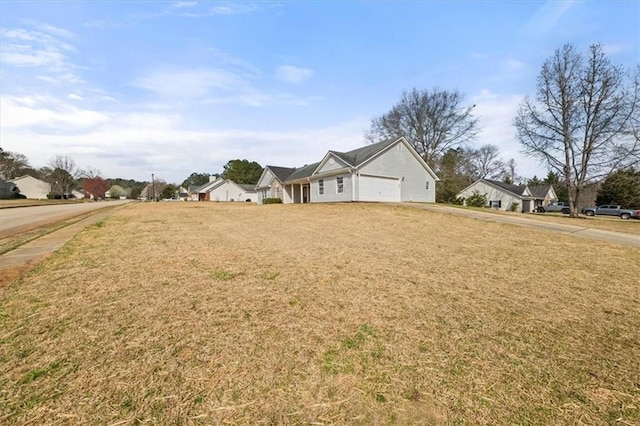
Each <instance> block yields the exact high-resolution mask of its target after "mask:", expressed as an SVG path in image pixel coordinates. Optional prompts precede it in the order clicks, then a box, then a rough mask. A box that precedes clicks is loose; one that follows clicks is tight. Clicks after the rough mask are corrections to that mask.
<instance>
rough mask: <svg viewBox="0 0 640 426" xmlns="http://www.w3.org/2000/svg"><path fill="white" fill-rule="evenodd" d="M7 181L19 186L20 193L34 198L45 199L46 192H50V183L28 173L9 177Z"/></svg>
mask: <svg viewBox="0 0 640 426" xmlns="http://www.w3.org/2000/svg"><path fill="white" fill-rule="evenodd" d="M7 182H11V183H13V184H14V185H16V186H17V187H18V188H20V193H21V194H22V195H24V196H26V197H27V198H31V199H34V200H46V199H47V194H49V193H50V192H51V184H49V183H48V182H45V181H43V180H40V179H37V178H34V177H33V176H30V175H24V176H20V177H17V178H15V179H10V180H8V181H7Z"/></svg>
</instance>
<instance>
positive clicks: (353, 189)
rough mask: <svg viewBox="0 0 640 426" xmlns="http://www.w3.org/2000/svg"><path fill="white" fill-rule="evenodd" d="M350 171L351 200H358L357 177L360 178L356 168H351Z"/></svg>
mask: <svg viewBox="0 0 640 426" xmlns="http://www.w3.org/2000/svg"><path fill="white" fill-rule="evenodd" d="M349 173H351V202H352V203H353V202H355V201H358V200H356V179H357V178H358V176H359V175H358V173H357V172H356V171H355V169H349Z"/></svg>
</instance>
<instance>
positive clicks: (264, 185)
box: [255, 166, 296, 204]
mask: <svg viewBox="0 0 640 426" xmlns="http://www.w3.org/2000/svg"><path fill="white" fill-rule="evenodd" d="M295 171H296V169H295V168H293V167H278V166H265V168H264V170H263V171H262V175H260V179H258V183H257V184H256V187H255V190H256V193H257V195H258V199H257V201H258V204H262V200H264V199H265V198H280V199H282V198H283V193H284V191H283V186H284V185H283V182H284V181H285V180H286V179H287V178H288V177H289V176H291V174H292V173H293V172H295Z"/></svg>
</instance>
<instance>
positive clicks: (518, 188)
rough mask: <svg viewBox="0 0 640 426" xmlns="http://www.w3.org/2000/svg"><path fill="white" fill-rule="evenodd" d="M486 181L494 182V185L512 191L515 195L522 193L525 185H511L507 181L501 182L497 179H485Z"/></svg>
mask: <svg viewBox="0 0 640 426" xmlns="http://www.w3.org/2000/svg"><path fill="white" fill-rule="evenodd" d="M485 180H486V181H487V182H490V183H492V184H494V185H495V186H499V187H500V188H502V189H504V190H505V191H509V192H512V193H514V194H516V195H522V193H523V192H524V188H525V186H523V185H511V184H509V183H504V182H501V181H499V180H490V179H485Z"/></svg>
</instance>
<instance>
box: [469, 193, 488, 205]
mask: <svg viewBox="0 0 640 426" xmlns="http://www.w3.org/2000/svg"><path fill="white" fill-rule="evenodd" d="M466 201H467V206H471V207H484V206H486V205H487V196H486V195H484V194H480V193H479V192H478V191H473V195H471V196H469V198H467V199H466Z"/></svg>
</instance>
